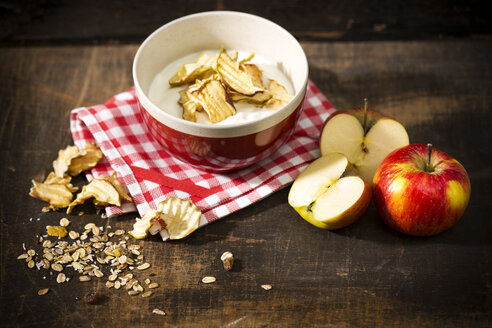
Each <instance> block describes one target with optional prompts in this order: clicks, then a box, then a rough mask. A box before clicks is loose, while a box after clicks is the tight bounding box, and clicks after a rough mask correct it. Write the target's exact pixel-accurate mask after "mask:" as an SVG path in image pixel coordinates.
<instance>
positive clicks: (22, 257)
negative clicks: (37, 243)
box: [17, 253, 27, 260]
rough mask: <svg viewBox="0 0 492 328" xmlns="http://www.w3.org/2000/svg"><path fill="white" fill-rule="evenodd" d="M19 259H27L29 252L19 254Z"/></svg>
mask: <svg viewBox="0 0 492 328" xmlns="http://www.w3.org/2000/svg"><path fill="white" fill-rule="evenodd" d="M17 259H18V260H25V259H27V254H26V253H24V254H21V255H19V256H17Z"/></svg>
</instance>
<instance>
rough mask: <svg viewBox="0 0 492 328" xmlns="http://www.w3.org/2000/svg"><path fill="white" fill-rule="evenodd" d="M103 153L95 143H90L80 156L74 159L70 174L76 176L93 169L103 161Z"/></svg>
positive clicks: (69, 168)
mask: <svg viewBox="0 0 492 328" xmlns="http://www.w3.org/2000/svg"><path fill="white" fill-rule="evenodd" d="M102 157H103V153H102V151H101V150H100V149H99V147H98V146H97V145H96V144H95V143H89V144H87V145H86V146H85V148H84V149H82V150H81V151H80V152H79V154H78V155H77V156H75V157H73V158H72V160H71V162H70V165H69V166H68V173H70V175H72V176H75V175H78V174H80V173H81V172H83V171H86V170H89V169H92V168H93V167H94V166H96V165H97V163H99V161H100V160H101V159H102Z"/></svg>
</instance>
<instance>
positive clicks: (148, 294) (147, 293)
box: [142, 290, 152, 297]
mask: <svg viewBox="0 0 492 328" xmlns="http://www.w3.org/2000/svg"><path fill="white" fill-rule="evenodd" d="M150 296H152V291H151V290H148V291H146V292H145V293H143V294H142V297H150Z"/></svg>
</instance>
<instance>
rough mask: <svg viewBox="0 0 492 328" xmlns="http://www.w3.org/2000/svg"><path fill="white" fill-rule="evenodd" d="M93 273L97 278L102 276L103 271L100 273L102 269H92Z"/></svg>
mask: <svg viewBox="0 0 492 328" xmlns="http://www.w3.org/2000/svg"><path fill="white" fill-rule="evenodd" d="M94 275H95V276H96V277H98V278H102V277H103V276H104V273H102V271H101V270H98V269H96V270H95V271H94Z"/></svg>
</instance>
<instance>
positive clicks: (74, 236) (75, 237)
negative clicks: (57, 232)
mask: <svg viewBox="0 0 492 328" xmlns="http://www.w3.org/2000/svg"><path fill="white" fill-rule="evenodd" d="M68 236H69V237H70V238H71V239H77V238H79V233H78V232H76V231H73V230H72V231H70V232H69V233H68Z"/></svg>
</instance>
